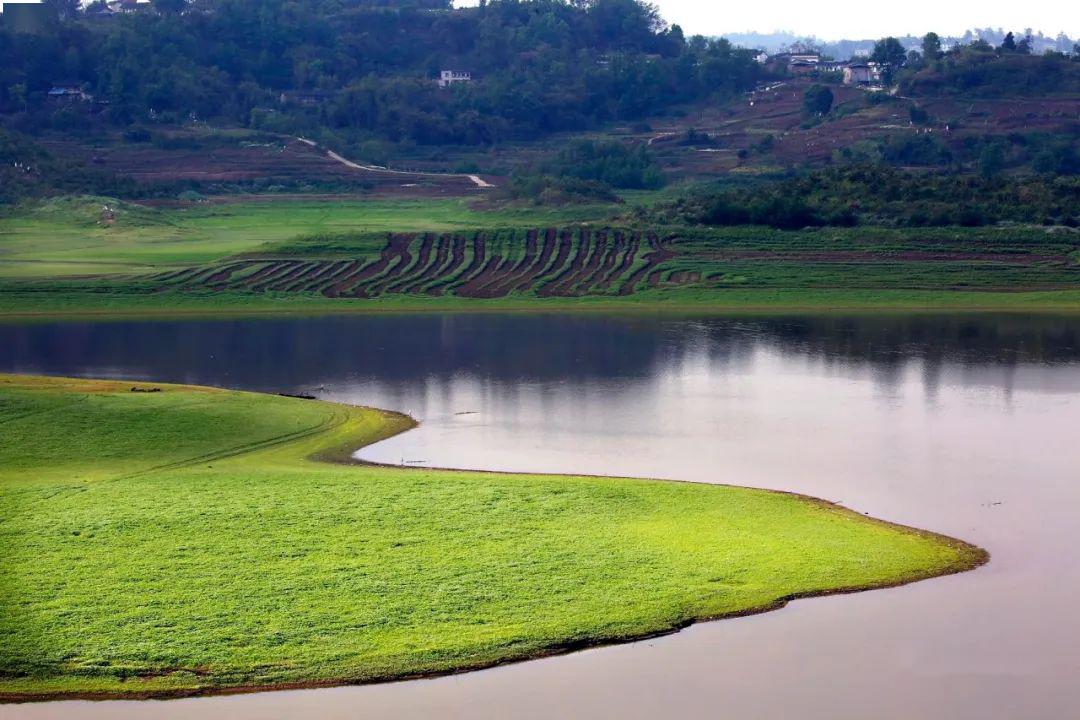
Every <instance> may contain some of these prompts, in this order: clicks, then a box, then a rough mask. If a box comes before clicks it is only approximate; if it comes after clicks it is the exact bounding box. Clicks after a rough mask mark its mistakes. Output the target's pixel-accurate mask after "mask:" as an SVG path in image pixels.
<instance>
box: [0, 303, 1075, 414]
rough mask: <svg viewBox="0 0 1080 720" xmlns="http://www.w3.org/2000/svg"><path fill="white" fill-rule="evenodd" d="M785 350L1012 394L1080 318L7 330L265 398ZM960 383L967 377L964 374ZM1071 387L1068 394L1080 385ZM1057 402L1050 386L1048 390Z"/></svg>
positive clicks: (7, 347) (581, 378)
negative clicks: (952, 378) (1020, 373)
mask: <svg viewBox="0 0 1080 720" xmlns="http://www.w3.org/2000/svg"><path fill="white" fill-rule="evenodd" d="M762 350H765V351H775V352H778V353H780V354H782V355H784V356H787V357H792V358H794V357H798V358H802V359H803V360H805V362H807V363H820V364H821V365H822V366H823V367H825V368H828V369H831V370H834V371H836V372H853V371H858V370H859V369H861V368H867V367H868V368H871V369H872V372H873V377H874V380H875V382H877V383H879V384H880V385H882V386H885V387H889V386H895V385H897V384H898V383H899V382H901V379H902V377H903V374H904V372H905V371H906V369H907V368H909V367H910V366H911V363H912V361H918V362H919V368H920V372H921V373H922V376H923V380H924V383H925V384H926V387H927V391H928V392H929V393H931V394H933V392H935V391H936V388H937V386H938V385H939V384H940V382H941V375H942V373H943V372H945V371H946V369H948V370H949V371H950V372H953V373H954V374H956V375H957V377H958V378H959V379H960V380H961V381H963V382H969V383H974V384H990V385H992V386H995V387H1001V388H1002V389H1003V390H1005V391H1006V392H1007V391H1009V390H1010V389H1011V387H1012V383H1013V382H1014V381H1015V378H1014V374H1013V371H1014V370H1015V368H1016V367H1018V366H1019V365H1022V364H1036V365H1053V364H1069V363H1073V362H1076V361H1077V359H1078V358H1080V321H1078V320H1077V319H1076V318H1054V317H1045V316H1039V317H1021V316H1001V317H989V316H983V315H978V316H942V317H934V316H914V317H903V316H896V317H885V318H870V317H850V318H843V317H841V318H833V317H820V318H815V317H791V318H767V319H739V320H723V319H712V320H674V319H670V318H666V319H658V318H652V317H647V318H642V317H625V318H595V317H580V316H578V317H573V316H526V317H522V316H516V317H507V316H478V315H441V316H417V315H406V316H393V317H388V316H381V317H378V316H376V317H369V316H354V317H325V318H303V319H287V320H222V321H186V322H179V321H175V322H173V321H170V322H154V323H130V322H111V323H56V324H34V325H6V326H0V369H4V370H9V371H11V370H16V371H21V372H39V373H46V374H73V375H74V374H102V375H109V376H124V377H133V378H134V377H138V378H151V377H152V378H154V379H158V380H174V381H182V382H198V383H205V384H213V385H224V386H237V387H245V388H250V389H262V390H286V389H297V388H300V387H311V386H312V385H315V386H318V385H319V384H328V383H334V382H339V381H341V380H342V379H358V378H364V377H368V378H378V379H379V381H380V382H381V383H384V384H395V383H405V384H409V385H413V384H415V383H417V382H425V383H431V382H436V383H442V384H444V385H445V384H449V383H452V382H454V381H456V380H457V379H459V378H461V377H462V376H467V377H475V378H479V379H481V380H482V381H483V382H485V383H491V384H492V385H494V386H496V387H498V386H499V385H500V384H503V385H504V384H507V383H510V384H513V385H514V386H519V385H520V384H522V383H559V384H570V385H574V386H583V385H589V384H592V383H594V382H596V381H604V382H616V383H633V382H641V381H646V380H648V379H649V378H652V377H655V376H656V375H657V374H658V373H660V372H662V371H665V370H669V369H671V368H676V367H680V366H682V365H684V364H687V363H700V362H703V361H707V362H708V364H709V366H710V367H711V368H712V369H713V370H719V369H724V368H727V369H732V370H735V369H738V368H745V367H747V364H748V363H749V362H751V359H752V358H753V357H754V354H755V353H756V352H760V351H762ZM957 371H960V372H957ZM1070 381H1071V378H1067V379H1066V382H1069V383H1070V384H1067V385H1066V386H1063V387H1061V388H1060V390H1062V391H1074V390H1076V389H1077V387H1076V386H1075V385H1073V384H1071V382H1070ZM1044 389H1052V388H1044Z"/></svg>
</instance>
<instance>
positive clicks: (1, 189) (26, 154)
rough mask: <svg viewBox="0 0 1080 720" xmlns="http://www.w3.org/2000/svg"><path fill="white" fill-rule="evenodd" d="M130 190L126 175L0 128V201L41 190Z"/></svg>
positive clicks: (122, 192)
mask: <svg viewBox="0 0 1080 720" xmlns="http://www.w3.org/2000/svg"><path fill="white" fill-rule="evenodd" d="M134 191H135V182H134V181H133V180H131V179H129V178H121V177H117V176H116V175H114V174H112V173H108V172H104V171H101V170H97V169H95V168H93V167H87V166H85V165H81V164H78V163H73V162H69V161H66V160H64V159H63V158H58V157H56V156H54V155H53V154H51V153H49V152H48V151H46V150H45V149H44V148H42V147H41V146H40V145H38V144H36V143H35V142H33V141H32V140H31V139H30V138H28V137H25V136H23V135H20V134H18V133H9V132H5V131H4V130H3V129H0V205H3V204H7V203H11V202H15V201H16V200H19V199H21V198H24V197H32V196H40V195H45V194H62V193H94V194H100V195H114V196H115V195H130V194H132V193H133V192H134Z"/></svg>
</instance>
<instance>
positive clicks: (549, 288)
mask: <svg viewBox="0 0 1080 720" xmlns="http://www.w3.org/2000/svg"><path fill="white" fill-rule="evenodd" d="M591 246H592V242H591V238H590V233H589V231H588V230H584V229H583V230H579V231H578V243H577V252H576V253H575V254H574V257H573V259H571V260H570V263H569V264H568V265H567V266H566V268H565V269H564V270H563V271H562V272H561V273H559V275H558V276H556V277H555V278H554V279H553V280H551V281H550V282H548V283H545V284H544V285H543V286H542V287H541V288H540V290H539V291H538V294H539V295H540V296H541V297H555V296H560V295H565V294H566V287H567V285H568V283H569V282H570V281H572V280H573V278H574V277H576V276H577V274H578V273H579V272H581V269H582V268H583V267H585V263H586V261H587V260H588V259H589V251H590V250H591V249H592V247H591Z"/></svg>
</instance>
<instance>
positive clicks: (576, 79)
mask: <svg viewBox="0 0 1080 720" xmlns="http://www.w3.org/2000/svg"><path fill="white" fill-rule="evenodd" d="M155 8H156V10H150V9H144V10H140V11H139V12H135V13H131V14H126V15H117V16H107V17H106V16H101V15H100V14H95V12H94V10H95V7H94V6H91V8H90V9H89V10H88V11H87V12H85V13H82V14H79V13H74V12H72V13H65V14H68V15H72V16H73V17H71V18H70V19H66V20H61V21H57V22H55V23H53V24H51V25H50V26H49V27H48V29H47V30H45V31H43V32H39V33H32V34H27V33H15V32H13V31H12V30H11V29H7V30H4V29H2V28H0V113H4V114H7V115H8V116H9V117H8V123H9V125H14V126H17V127H21V128H23V129H25V130H27V131H30V130H36V129H38V128H43V127H50V126H53V125H56V124H57V122H60V123H65V122H66V123H67V125H71V124H72V123H71V122H70V118H68V119H67V120H65V118H64V117H60V115H61V114H62V113H63V112H64V110H70V109H71V107H70V106H63V107H60V106H58V105H57V104H56V103H55V102H51V101H50V99H49V97H48V94H47V93H48V92H49V90H50V88H52V87H53V86H55V85H59V84H67V85H74V86H78V87H81V88H82V89H84V90H85V91H87V92H88V93H90V94H92V95H93V97H94V98H95V100H96V101H97V102H95V103H93V104H91V103H76V107H77V108H78V109H79V110H82V111H84V112H85V113H90V112H94V111H96V112H98V113H100V114H101V115H103V116H104V117H105V118H106V119H107V120H108V121H109V122H112V123H115V124H121V125H124V124H129V123H133V122H149V121H155V120H156V121H165V122H168V121H189V120H191V119H198V120H223V121H228V122H234V123H240V124H243V125H247V126H251V127H257V128H260V129H266V130H270V131H279V132H294V133H299V132H305V133H307V134H309V135H316V136H318V135H319V134H320V133H322V134H323V139H331V138H336V139H338V140H343V141H346V142H357V141H359V140H361V139H363V138H365V137H375V138H381V139H387V140H391V141H398V142H402V141H405V142H414V143H419V144H470V145H478V144H490V143H494V142H497V141H498V140H500V139H505V138H511V137H512V138H532V137H537V136H539V135H541V134H543V133H546V132H550V131H556V130H569V129H581V128H585V127H590V126H593V125H595V124H598V123H601V122H604V121H608V120H612V119H626V118H637V117H640V116H642V115H644V114H645V113H647V112H655V111H656V110H658V109H662V108H664V107H666V106H669V105H671V104H673V103H678V102H685V101H692V100H698V99H702V98H706V97H711V96H718V95H719V96H723V95H730V94H732V93H735V92H738V91H741V90H745V89H748V88H750V87H752V86H753V84H754V82H755V80H756V78H757V77H758V74H759V73H760V72H761V71H760V69H759V66H758V64H757V63H755V62H754V61H753V58H752V54H751V52H750V51H746V50H737V49H735V48H733V47H732V46H731V45H730V44H729V43H727V42H726V41H723V40H718V41H714V40H706V39H704V38H701V37H696V38H691V39H690V40H687V39H685V38H684V37H683V33H682V31H681V29H679V28H678V27H677V26H675V27H671V28H669V27H667V25H666V24H665V23H664V22H663V21H662V20H661V18H660V17H659V15H658V14H657V12H656V10H655V8H653V7H652V6H650V5H648V4H645V3H643V2H640V1H639V0H590V1H589V2H578V1H574V2H569V1H567V0H494V1H492V2H488V3H483V4H482V6H481V7H478V8H463V9H451V8H450V4H449V2H448V0H428V1H427V2H416V1H413V2H389V1H385V2H372V1H369V0H310V1H305V2H299V0H197V2H193V3H190V4H187V5H185V4H184V3H179V4H173V3H167V4H162V3H160V2H159V3H155ZM442 70H454V71H461V72H469V73H471V74H472V78H473V81H472V82H470V83H464V82H463V83H459V84H456V85H453V86H451V87H447V88H440V87H439V86H438V85H437V84H436V82H435V80H436V78H437V77H438V75H439V73H440V71H442ZM69 114H70V113H69ZM327 134H329V136H330V137H326V135H327Z"/></svg>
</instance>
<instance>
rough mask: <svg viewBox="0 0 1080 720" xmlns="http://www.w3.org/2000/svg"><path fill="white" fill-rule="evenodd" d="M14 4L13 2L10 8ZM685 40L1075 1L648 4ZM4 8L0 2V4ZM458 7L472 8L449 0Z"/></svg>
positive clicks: (949, 25) (707, 0)
mask: <svg viewBox="0 0 1080 720" xmlns="http://www.w3.org/2000/svg"><path fill="white" fill-rule="evenodd" d="M16 1H19V0H16ZM652 1H653V3H654V4H655V5H657V6H658V7H659V8H660V12H661V13H662V14H663V16H664V18H665V19H666V20H667V21H668V22H670V23H678V24H679V25H682V27H683V30H684V31H686V34H687V35H697V34H700V35H722V34H724V33H732V32H744V31H748V30H756V31H758V32H772V31H774V30H788V31H791V32H793V33H795V34H797V35H816V36H817V37H819V38H822V39H823V40H839V39H841V38H849V39H862V38H877V37H882V36H884V35H907V34H910V35H923V34H925V33H926V32H927V31H929V30H933V31H934V32H936V33H938V34H939V35H959V34H962V33H963V32H964V30H967V29H969V28H976V27H995V28H996V27H1003V28H1005V29H1007V30H1022V29H1024V28H1028V27H1030V28H1033V29H1035V30H1041V31H1043V32H1044V33H1046V34H1047V35H1056V34H1057V33H1059V32H1065V33H1068V35H1069V36H1070V37H1073V38H1075V37H1077V36H1080V0H1024V1H1021V0H900V1H899V2H893V3H881V2H874V1H873V0H825V1H824V2H822V1H820V0H767V1H762V0H757V1H756V2H755V1H754V0H741V1H736V2H715V1H714V0H652ZM3 2H4V0H0V4H2V3H3ZM455 2H456V4H457V5H458V6H466V5H476V4H477V0H455Z"/></svg>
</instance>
